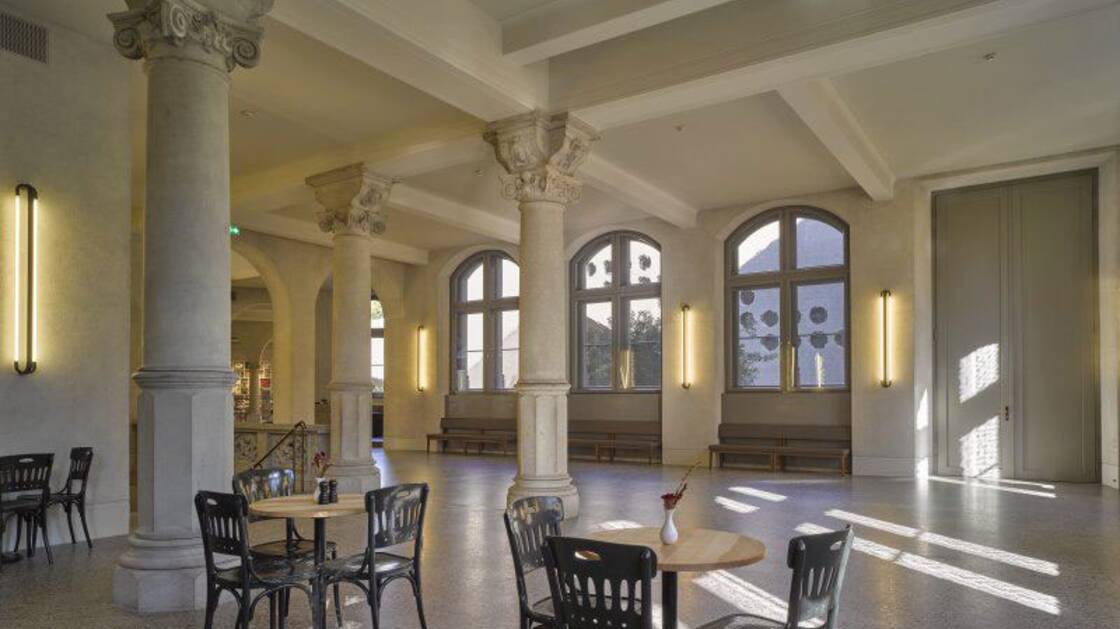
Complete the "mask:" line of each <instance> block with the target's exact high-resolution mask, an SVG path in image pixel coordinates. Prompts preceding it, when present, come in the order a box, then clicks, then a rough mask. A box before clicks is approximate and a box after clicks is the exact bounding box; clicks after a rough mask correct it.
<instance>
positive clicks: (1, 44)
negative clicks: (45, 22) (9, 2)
mask: <svg viewBox="0 0 1120 629" xmlns="http://www.w3.org/2000/svg"><path fill="white" fill-rule="evenodd" d="M49 49H50V31H48V30H47V29H46V27H43V26H40V25H38V24H35V23H33V22H28V21H27V20H24V19H20V18H18V17H16V16H14V15H11V14H8V13H4V12H2V11H0V50H7V51H8V52H14V53H15V54H17V55H22V56H24V57H27V58H28V59H34V60H35V61H41V62H43V63H47V52H48V51H49Z"/></svg>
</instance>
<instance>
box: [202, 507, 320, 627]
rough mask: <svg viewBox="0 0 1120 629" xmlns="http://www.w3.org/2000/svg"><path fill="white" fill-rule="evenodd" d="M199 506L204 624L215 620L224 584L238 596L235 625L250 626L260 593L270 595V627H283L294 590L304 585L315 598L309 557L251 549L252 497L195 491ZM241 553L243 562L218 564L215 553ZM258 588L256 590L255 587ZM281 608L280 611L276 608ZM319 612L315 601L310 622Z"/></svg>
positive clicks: (224, 588) (306, 591) (236, 597)
mask: <svg viewBox="0 0 1120 629" xmlns="http://www.w3.org/2000/svg"><path fill="white" fill-rule="evenodd" d="M194 507H195V511H197V512H198V525H199V530H200V531H201V532H202V549H203V553H204V554H205V557H206V625H205V627H206V629H212V628H213V626H214V612H215V611H216V610H217V609H218V598H219V597H220V596H221V594H222V590H225V591H227V592H229V593H230V594H232V595H233V598H234V599H236V600H237V624H236V625H235V627H236V628H237V629H249V623H250V622H251V621H252V619H253V612H254V611H255V610H256V607H257V603H259V602H260V601H261V599H262V598H265V597H267V598H268V612H269V614H268V620H269V627H276V626H277V624H276V622H277V616H279V621H280V622H279V626H280V627H284V625H285V624H286V620H287V607H288V606H287V603H288V597H289V595H290V594H291V592H290V590H292V589H297V590H302V591H303V592H304V593H305V594H307V598H308V601H310V600H311V588H310V587H309V586H308V585H307V584H308V583H309V582H310V581H311V580H312V579H314V578H315V576H316V575H315V566H314V565H313V564H312V563H311V562H309V561H303V560H300V561H293V560H290V559H272V560H269V561H259V560H254V559H253V556H252V553H250V552H249V520H248V516H249V502H248V501H247V500H246V499H245V496H238V495H236V494H223V493H219V492H215V491H200V492H198V494H197V495H195V497H194ZM215 554H218V555H226V556H231V557H237V558H238V559H240V560H241V563H240V565H237V566H234V567H232V568H218V567H217V565H215V563H214V555H215ZM254 590H259V592H258V593H257V594H256V595H255V596H254V594H253V591H254ZM278 612H279V613H278ZM318 615H319V612H318V610H317V608H316V607H315V605H312V606H311V617H312V624H313V625H314V626H318V622H317V621H318Z"/></svg>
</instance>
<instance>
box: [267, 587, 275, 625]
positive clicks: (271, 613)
mask: <svg viewBox="0 0 1120 629" xmlns="http://www.w3.org/2000/svg"><path fill="white" fill-rule="evenodd" d="M268 629H276V592H273V593H271V594H269V595H268Z"/></svg>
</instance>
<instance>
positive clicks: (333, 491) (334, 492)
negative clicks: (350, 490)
mask: <svg viewBox="0 0 1120 629" xmlns="http://www.w3.org/2000/svg"><path fill="white" fill-rule="evenodd" d="M329 494H330V503H331V504H334V503H336V502H338V481H337V480H335V479H333V478H332V479H331V482H330V491H329Z"/></svg>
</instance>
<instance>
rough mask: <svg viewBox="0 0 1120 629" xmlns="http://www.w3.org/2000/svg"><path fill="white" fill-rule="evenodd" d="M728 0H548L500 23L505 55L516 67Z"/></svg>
mask: <svg viewBox="0 0 1120 629" xmlns="http://www.w3.org/2000/svg"><path fill="white" fill-rule="evenodd" d="M728 1H729V0H570V1H568V2H550V3H548V4H544V5H542V6H540V7H536V8H534V9H531V10H529V11H526V12H524V13H519V14H518V15H516V16H514V17H512V18H509V19H508V20H504V21H503V22H502V50H503V52H504V53H505V58H506V59H507V60H509V61H512V62H513V63H516V64H519V65H528V64H531V63H536V62H538V61H544V60H545V59H548V58H551V57H555V56H557V55H562V54H564V53H566V52H571V51H573V50H578V49H580V48H585V47H587V46H592V45H594V44H597V43H599V42H602V41H606V40H608V39H613V38H615V37H620V36H622V35H626V34H628V33H633V32H635V31H640V30H642V29H645V28H649V27H650V26H654V25H657V24H661V23H663V22H668V21H670V20H675V19H677V18H679V17H684V16H686V15H689V14H691V13H697V12H699V11H703V10H704V9H708V8H711V7H714V6H717V5H720V4H723V3H725V2H728Z"/></svg>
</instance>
